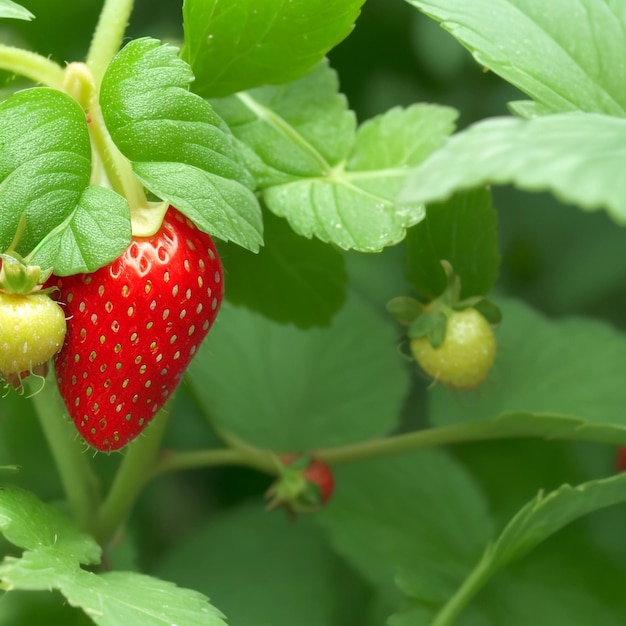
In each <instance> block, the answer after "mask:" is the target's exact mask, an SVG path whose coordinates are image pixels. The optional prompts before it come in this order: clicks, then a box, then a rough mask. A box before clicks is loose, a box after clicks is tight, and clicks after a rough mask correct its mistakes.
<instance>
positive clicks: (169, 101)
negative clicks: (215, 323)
mask: <svg viewBox="0 0 626 626" xmlns="http://www.w3.org/2000/svg"><path fill="white" fill-rule="evenodd" d="M192 80H193V76H192V74H191V69H190V67H189V66H188V65H187V64H186V63H185V62H184V61H182V60H180V59H179V58H178V56H177V49H176V48H174V47H172V46H169V45H161V43H160V42H159V41H156V40H154V39H148V38H145V39H137V40H134V41H132V42H130V43H129V44H128V45H127V46H125V47H124V48H123V49H122V50H121V52H119V53H118V55H117V56H116V57H115V58H114V59H113V61H112V62H111V64H110V65H109V68H108V69H107V71H106V73H105V76H104V78H103V81H102V87H101V94H100V99H101V104H102V112H103V116H104V119H105V122H106V125H107V128H108V130H109V132H110V133H111V136H112V138H113V140H114V141H115V143H116V145H117V147H118V148H119V149H120V150H121V152H122V153H123V154H124V155H125V156H126V157H127V158H128V159H130V161H131V162H132V164H133V169H134V171H135V174H136V175H137V176H138V177H139V179H140V180H141V181H142V183H143V184H144V185H145V186H146V188H147V189H149V190H150V191H151V192H152V193H153V194H155V195H156V196H158V197H159V198H161V199H163V200H167V201H169V202H171V203H172V204H173V205H174V206H176V208H178V209H179V210H180V211H181V212H182V213H184V214H185V215H187V216H188V217H189V218H190V219H192V220H193V221H194V222H195V223H196V224H197V225H198V227H200V228H201V229H202V230H205V231H206V232H208V233H209V234H211V235H214V236H216V237H218V238H220V239H223V240H224V241H233V242H234V243H237V244H239V245H241V246H244V247H246V248H248V249H250V250H254V251H256V250H258V248H259V245H260V243H261V242H262V221H261V212H260V208H259V204H258V202H257V200H256V197H255V196H254V193H253V192H252V187H253V186H254V181H253V180H252V177H251V176H250V174H249V173H248V172H247V170H246V169H245V168H244V167H243V166H242V165H241V164H240V163H239V160H238V158H239V157H238V154H237V146H236V142H235V139H234V137H233V136H232V135H231V134H230V132H229V130H228V128H227V127H226V125H225V124H224V122H223V121H222V120H221V119H220V118H219V116H218V115H216V114H215V112H214V111H213V109H212V108H211V106H210V105H209V104H208V102H206V101H205V100H203V99H202V98H201V97H199V96H197V95H196V94H193V93H191V92H190V91H189V83H190V82H191V81H192Z"/></svg>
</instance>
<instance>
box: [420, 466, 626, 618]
mask: <svg viewBox="0 0 626 626" xmlns="http://www.w3.org/2000/svg"><path fill="white" fill-rule="evenodd" d="M625 487H626V474H620V475H617V476H612V477H610V478H605V479H601V480H595V481H590V482H587V483H583V484H582V485H579V486H577V487H571V486H570V485H563V486H562V487H561V488H559V489H558V490H556V491H552V492H551V493H549V494H547V495H544V494H543V493H541V492H540V493H539V494H538V495H537V497H536V498H534V499H533V500H532V501H530V502H529V503H528V504H527V505H526V506H524V507H523V508H522V509H521V510H520V511H519V513H518V514H517V515H516V516H515V517H514V518H513V519H512V520H511V521H510V522H509V524H508V525H507V526H506V528H505V529H504V530H503V531H502V533H501V534H500V536H499V537H498V539H497V540H496V541H495V543H493V544H492V545H490V546H489V547H488V549H487V550H486V551H485V553H484V554H483V556H482V558H481V559H480V560H479V561H478V562H477V564H476V566H475V567H474V569H473V570H472V571H471V573H470V574H469V576H468V577H467V579H466V580H465V582H464V583H463V585H462V586H461V587H459V589H458V590H457V592H456V593H455V594H454V595H453V596H452V597H451V598H450V600H448V602H447V603H446V604H445V605H444V606H443V608H442V609H441V611H440V612H439V613H438V616H437V618H436V619H435V620H434V621H433V622H432V624H433V625H438V626H439V625H441V626H443V625H444V624H449V623H451V622H452V620H453V619H454V617H455V616H457V615H458V614H459V613H460V612H461V610H462V608H463V607H464V606H465V605H466V604H467V603H469V601H470V600H471V599H472V597H473V596H474V595H475V594H476V593H477V592H478V591H479V590H480V589H481V588H482V587H483V586H484V585H485V584H486V583H487V582H488V581H489V579H490V578H492V577H493V576H494V575H495V574H496V572H497V571H498V570H499V569H501V568H503V567H504V566H506V565H507V564H509V563H510V562H512V561H513V560H515V559H519V558H521V557H523V556H525V555H526V554H528V553H529V552H530V551H531V550H532V549H533V548H535V547H536V546H537V545H538V544H539V543H541V542H543V541H545V540H546V539H547V538H548V537H550V536H551V535H552V534H554V533H556V532H558V531H559V530H561V529H562V528H563V527H564V526H566V525H567V524H569V523H571V522H572V521H574V520H575V519H578V518H580V517H582V516H584V515H588V514H589V513H592V512H594V511H597V510H599V509H602V508H605V507H608V506H612V505H615V504H618V503H620V502H624V501H626V489H625Z"/></svg>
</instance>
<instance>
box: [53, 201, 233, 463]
mask: <svg viewBox="0 0 626 626" xmlns="http://www.w3.org/2000/svg"><path fill="white" fill-rule="evenodd" d="M52 284H54V285H56V286H58V287H59V289H60V296H59V300H60V301H61V302H63V303H65V307H66V313H67V316H68V320H69V321H68V332H67V336H66V338H65V343H64V345H63V348H62V349H61V351H60V352H59V353H58V354H57V356H56V359H55V368H56V375H57V382H58V385H59V390H60V392H61V395H62V397H63V399H64V401H65V404H66V406H67V410H68V412H69V414H70V417H71V418H72V420H73V421H74V424H75V425H76V428H77V429H78V431H79V433H80V434H81V435H82V436H83V438H84V439H85V440H86V441H87V443H89V444H90V445H91V446H93V447H94V448H96V449H98V450H102V451H111V450H117V449H119V448H121V447H123V446H125V445H126V444H127V443H129V442H130V441H131V440H132V439H134V438H135V437H137V436H138V435H139V434H140V433H141V432H142V431H143V429H144V428H145V427H146V425H147V424H148V423H149V422H150V420H151V419H152V418H153V417H154V415H155V414H156V413H157V411H158V410H159V409H160V408H161V407H162V406H163V405H164V404H165V402H166V401H167V400H168V399H169V398H170V396H171V395H172V393H173V392H174V390H175V389H176V387H177V386H178V384H179V383H180V380H181V378H182V375H183V373H184V371H185V370H186V368H187V366H188V365H189V363H190V361H191V359H192V358H193V356H194V354H195V353H196V351H197V349H198V346H199V345H200V343H201V342H202V340H203V339H204V337H205V336H206V334H207V333H208V331H209V329H210V328H211V326H212V324H213V321H214V320H215V318H216V316H217V313H218V310H219V308H220V304H221V302H222V296H223V272H222V265H221V262H220V259H219V257H218V254H217V251H216V249H215V245H214V244H213V241H212V239H211V238H210V237H209V235H207V234H206V233H204V232H202V231H200V230H198V229H197V228H196V226H195V225H194V224H193V223H192V222H191V221H190V220H189V219H187V218H185V217H184V216H183V215H182V214H181V213H179V212H178V211H177V210H176V209H174V208H173V207H170V208H169V209H168V211H167V213H166V215H165V219H164V221H163V224H162V226H161V228H160V229H159V231H158V232H157V233H156V234H155V235H154V236H152V237H149V238H139V237H136V238H133V240H132V242H131V244H130V245H129V247H128V248H127V249H126V251H125V252H124V253H123V254H122V255H121V256H120V257H119V258H117V259H116V260H115V261H113V262H112V263H111V264H110V265H108V266H106V267H103V268H101V269H99V270H97V271H96V272H93V273H91V274H77V275H74V276H69V277H63V278H57V277H54V280H53V282H52Z"/></svg>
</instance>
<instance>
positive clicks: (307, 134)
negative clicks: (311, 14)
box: [214, 63, 456, 252]
mask: <svg viewBox="0 0 626 626" xmlns="http://www.w3.org/2000/svg"><path fill="white" fill-rule="evenodd" d="M214 104H215V107H216V110H217V111H218V112H219V113H220V115H222V116H223V117H224V119H225V120H226V121H227V122H228V124H229V126H230V127H231V129H232V130H233V133H234V134H235V135H236V136H237V138H238V139H239V140H240V141H242V142H243V143H244V144H245V145H246V146H248V148H250V150H246V151H245V152H244V155H245V156H246V157H247V162H248V165H249V167H250V169H251V170H252V171H253V172H254V174H255V177H256V179H257V181H258V184H259V186H260V187H261V188H262V190H263V199H264V200H265V202H266V204H267V206H268V208H269V209H270V210H271V211H273V212H274V213H276V214H277V215H279V216H282V217H285V218H287V220H288V221H289V223H290V224H291V226H292V228H293V229H294V230H295V231H296V232H297V233H299V234H301V235H304V236H305V237H312V236H315V237H318V238H319V239H321V240H322V241H325V242H328V243H333V244H335V245H337V246H339V247H340V248H343V249H346V250H347V249H355V250H358V251H361V252H376V251H380V250H381V249H382V248H383V247H385V246H388V245H393V244H395V243H398V242H399V241H401V240H402V239H403V238H404V235H405V232H406V228H408V227H409V226H411V225H413V224H416V223H417V222H419V221H420V220H421V219H422V218H423V216H424V207H423V205H422V203H419V202H418V203H411V202H406V203H404V205H403V206H402V207H398V205H397V202H396V197H397V194H398V193H399V192H400V191H401V190H402V188H403V186H404V184H405V181H406V177H407V175H408V174H409V173H410V172H411V167H412V166H416V165H418V164H419V163H421V162H422V161H423V160H424V159H425V158H426V157H427V156H428V155H429V154H430V153H431V152H433V151H434V150H435V149H436V148H438V147H439V146H440V145H441V144H442V143H443V140H444V139H445V138H446V137H447V135H449V134H450V133H451V132H452V130H453V128H454V119H455V117H456V113H455V112H454V111H453V110H452V109H448V108H445V107H436V106H430V105H416V106H413V107H410V108H408V109H404V110H403V109H399V108H396V109H392V110H391V111H389V112H387V113H386V114H384V115H382V116H379V117H377V118H374V119H372V120H369V121H368V122H366V123H365V124H363V125H362V126H361V127H360V128H359V129H358V132H357V134H356V136H355V135H354V124H355V122H354V116H353V114H352V113H351V112H349V111H348V110H347V109H346V103H345V100H344V99H343V98H342V97H341V96H339V95H338V94H337V78H336V75H335V73H334V72H333V71H332V70H330V69H329V68H328V66H327V65H326V64H325V63H324V64H321V65H319V66H318V67H317V68H316V69H315V70H314V71H313V72H312V73H311V74H309V75H308V76H306V77H304V78H302V79H301V80H299V81H296V82H294V83H291V84H289V85H285V86H282V87H264V88H261V89H256V90H253V91H251V92H248V93H243V94H238V95H236V96H233V97H231V98H228V99H225V100H218V101H216V102H215V103H214Z"/></svg>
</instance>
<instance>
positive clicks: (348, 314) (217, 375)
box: [188, 296, 409, 451]
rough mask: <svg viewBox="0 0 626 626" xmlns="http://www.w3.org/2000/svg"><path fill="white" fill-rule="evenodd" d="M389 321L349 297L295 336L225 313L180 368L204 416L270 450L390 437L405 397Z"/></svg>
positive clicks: (287, 329) (249, 316)
mask: <svg viewBox="0 0 626 626" xmlns="http://www.w3.org/2000/svg"><path fill="white" fill-rule="evenodd" d="M396 343H397V340H396V332H395V329H394V324H393V321H392V320H391V319H388V320H384V319H382V318H381V317H380V316H379V315H378V313H377V312H376V311H375V310H373V309H372V308H371V307H370V306H368V305H367V304H366V303H365V302H363V301H362V300H361V299H360V298H357V297H355V296H352V297H349V298H348V300H347V302H346V304H345V305H344V307H343V309H342V310H341V311H340V312H339V313H338V314H337V315H336V316H335V318H334V319H333V321H332V324H331V326H330V327H329V328H324V329H318V328H315V329H311V330H308V331H306V332H305V331H301V330H298V329H296V328H294V327H292V326H284V325H280V324H277V323H275V322H271V321H269V320H267V319H265V318H263V317H261V316H260V315H256V314H254V313H251V312H249V311H247V310H245V309H238V308H234V307H224V308H223V309H222V311H221V313H220V317H219V322H218V323H217V324H216V325H215V327H214V328H213V329H212V331H211V334H210V335H209V337H208V340H207V341H206V342H204V344H203V345H202V346H201V348H200V350H199V353H198V355H197V357H196V358H195V359H194V361H193V362H192V364H191V366H190V369H189V373H188V375H189V381H190V384H191V385H192V386H193V389H194V392H195V394H196V396H197V398H198V399H199V401H200V403H201V404H202V406H203V408H204V410H205V412H206V414H207V415H210V416H211V418H212V419H214V420H215V422H216V424H218V425H219V426H220V427H221V428H223V429H226V430H228V431H231V432H233V433H234V434H235V435H237V436H239V437H242V438H244V439H246V440H249V441H250V442H252V443H255V444H257V445H262V446H268V447H271V448H273V449H275V450H284V451H289V450H291V451H309V450H314V449H316V448H319V447H325V446H331V445H336V444H340V443H348V442H354V441H359V440H361V439H365V438H368V437H373V436H376V435H381V434H383V433H386V432H388V431H389V430H391V429H393V428H394V427H395V426H396V424H397V422H396V420H397V415H398V412H399V410H400V407H401V406H402V403H403V401H404V398H405V395H406V393H407V391H408V382H409V381H408V374H407V371H406V369H405V367H404V364H403V363H402V360H401V359H400V358H399V357H398V354H397V349H396Z"/></svg>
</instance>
